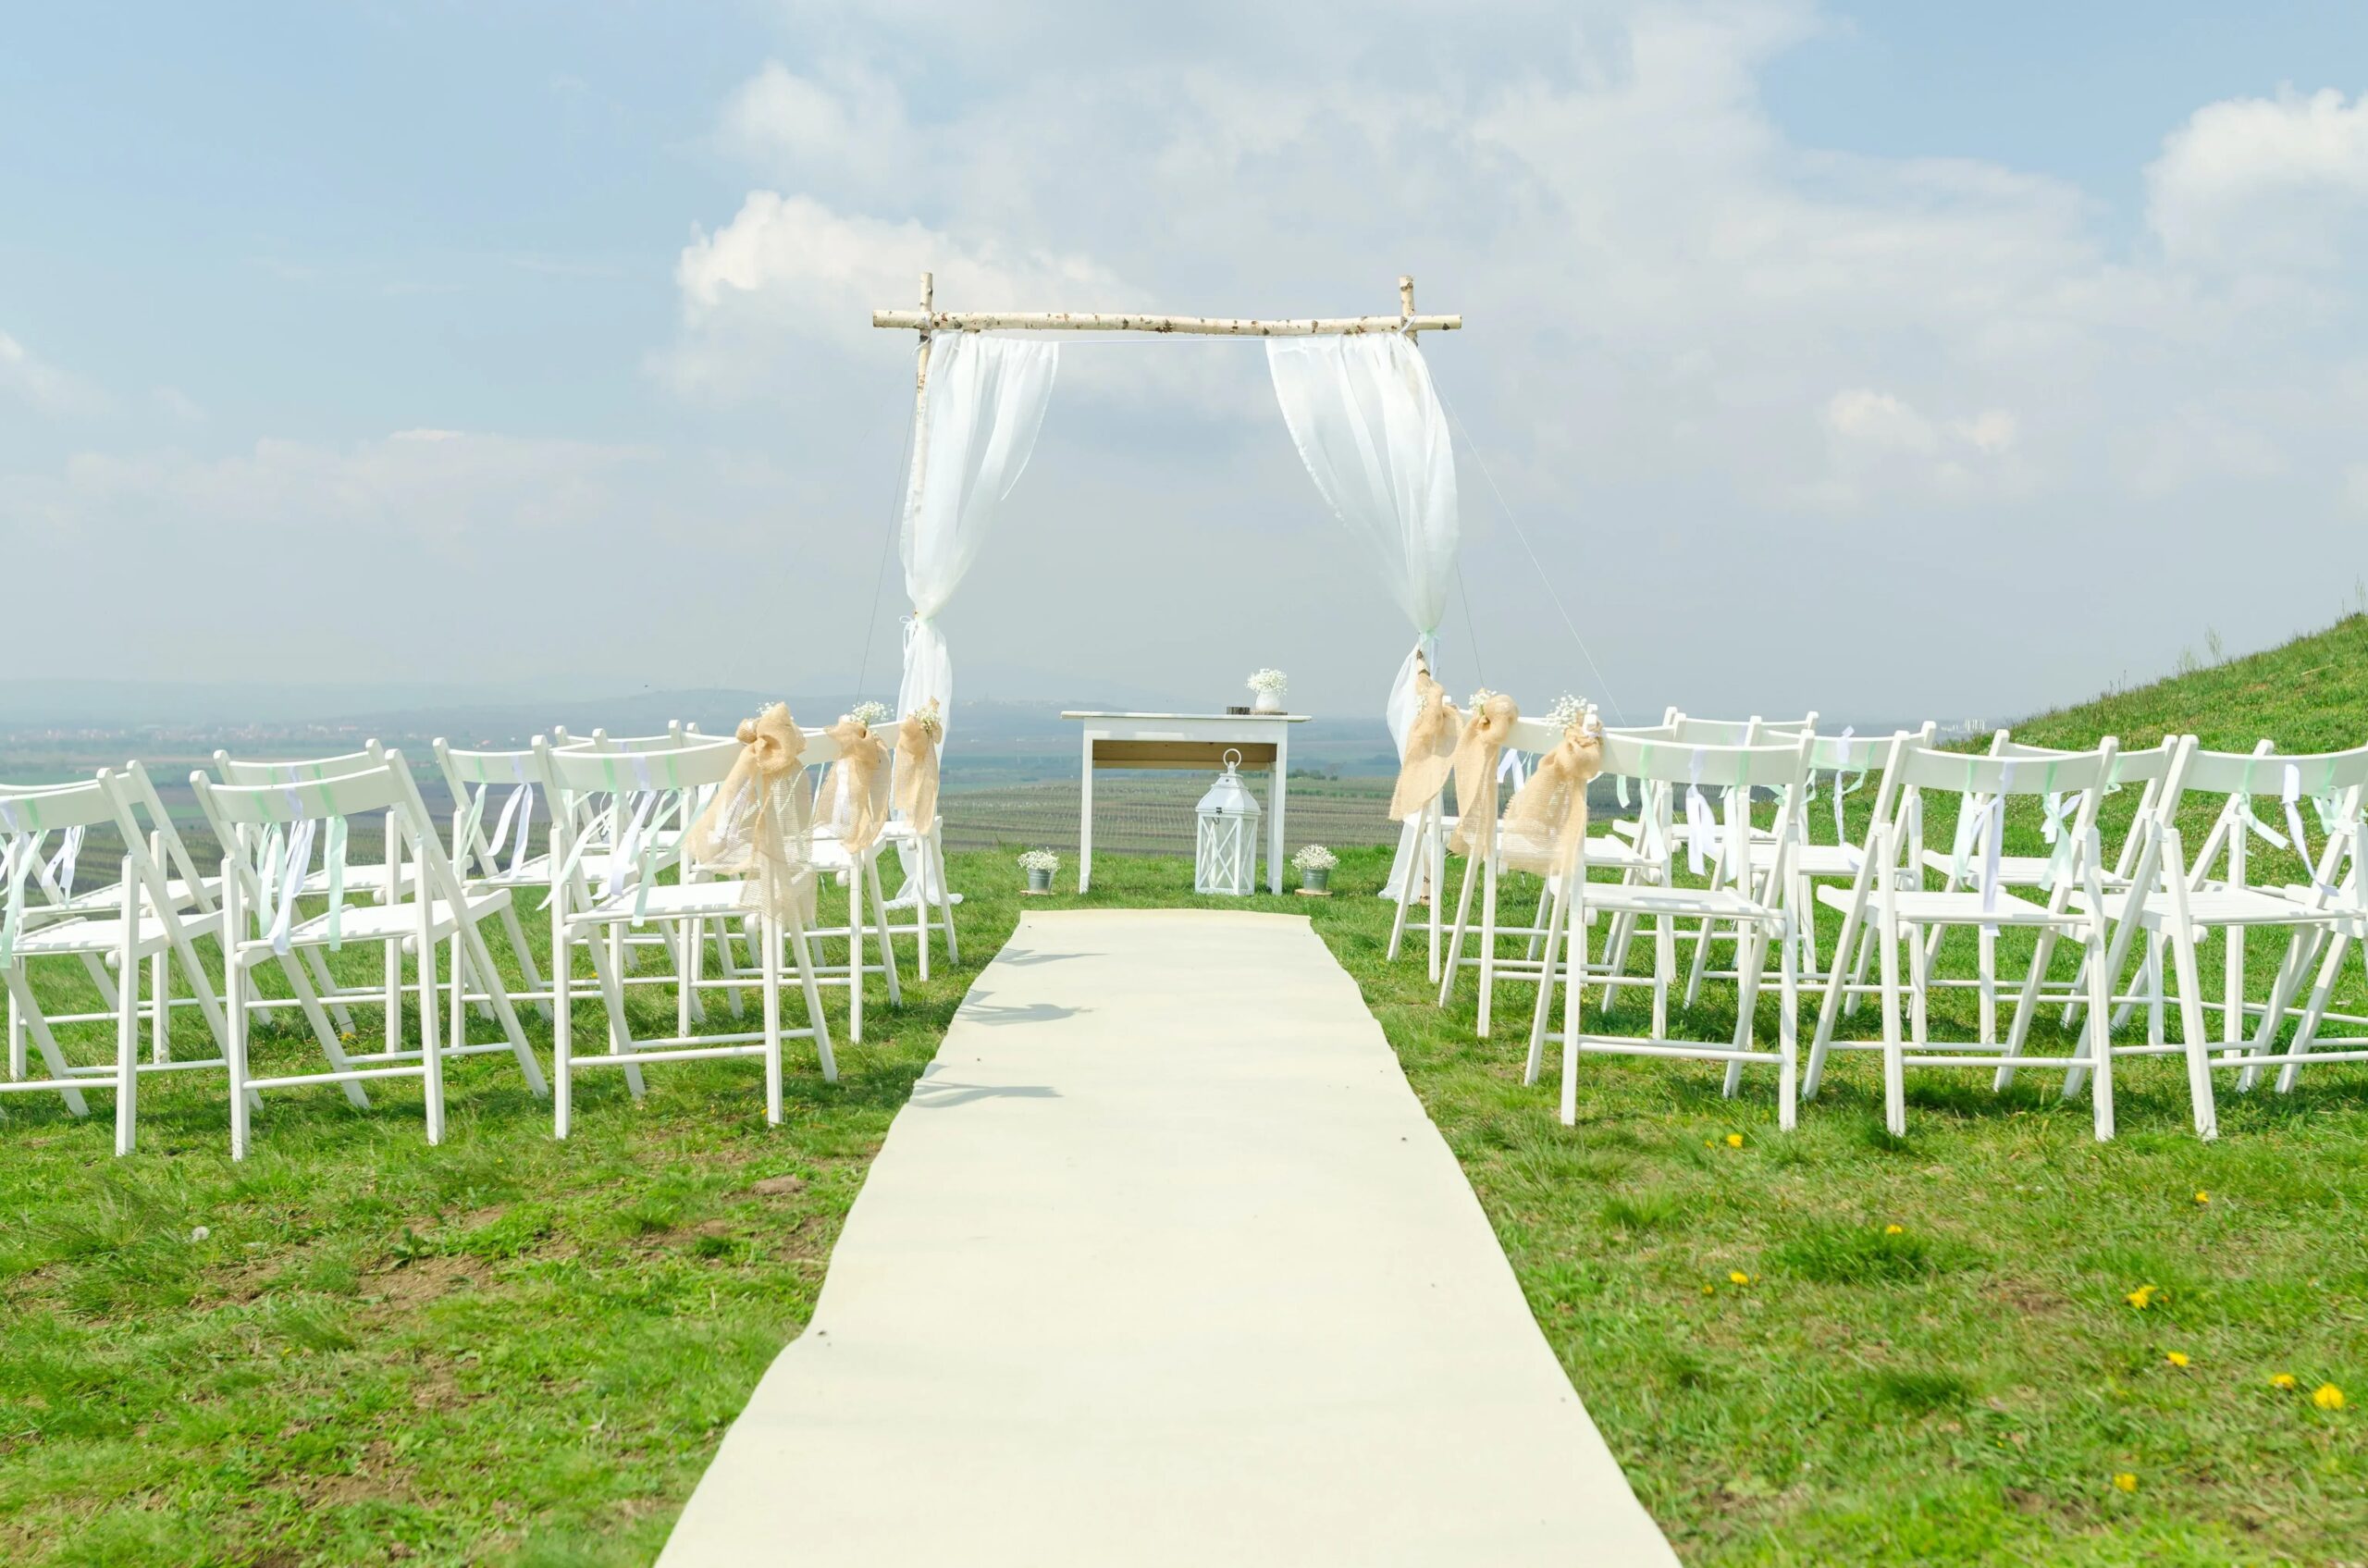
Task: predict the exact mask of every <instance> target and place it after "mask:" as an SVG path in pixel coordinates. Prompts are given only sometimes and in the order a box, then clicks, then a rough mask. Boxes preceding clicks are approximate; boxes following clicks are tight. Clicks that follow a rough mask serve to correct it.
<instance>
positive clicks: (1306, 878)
mask: <svg viewBox="0 0 2368 1568" xmlns="http://www.w3.org/2000/svg"><path fill="white" fill-rule="evenodd" d="M1299 876H1300V885H1301V887H1304V888H1305V889H1307V890H1308V891H1309V892H1310V893H1328V892H1330V891H1331V890H1332V868H1331V867H1329V866H1309V867H1306V868H1304V869H1302V870H1301V872H1300V873H1299Z"/></svg>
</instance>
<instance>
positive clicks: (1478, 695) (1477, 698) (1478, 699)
mask: <svg viewBox="0 0 2368 1568" xmlns="http://www.w3.org/2000/svg"><path fill="white" fill-rule="evenodd" d="M1502 696H1504V693H1502V692H1500V691H1495V690H1492V689H1490V688H1489V687H1487V686H1481V687H1479V688H1478V689H1477V690H1475V691H1474V692H1473V694H1472V697H1471V699H1470V700H1469V701H1468V702H1467V703H1466V704H1465V705H1464V710H1465V711H1466V712H1471V713H1477V712H1479V711H1480V710H1481V709H1483V708H1485V707H1486V706H1487V704H1488V699H1489V698H1496V697H1502Z"/></svg>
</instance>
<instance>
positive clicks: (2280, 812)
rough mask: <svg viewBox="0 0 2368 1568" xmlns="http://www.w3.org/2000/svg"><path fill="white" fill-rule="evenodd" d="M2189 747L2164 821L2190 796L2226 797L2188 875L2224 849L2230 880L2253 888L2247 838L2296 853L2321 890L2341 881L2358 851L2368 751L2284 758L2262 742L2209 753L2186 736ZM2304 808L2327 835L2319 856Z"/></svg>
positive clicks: (2285, 755)
mask: <svg viewBox="0 0 2368 1568" xmlns="http://www.w3.org/2000/svg"><path fill="white" fill-rule="evenodd" d="M2187 745H2188V752H2187V755H2186V757H2185V759H2183V761H2182V763H2181V765H2180V767H2179V770H2178V774H2177V781H2176V785H2175V788H2174V789H2173V790H2172V791H2171V792H2169V793H2167V794H2166V795H2165V799H2164V804H2163V807H2162V810H2161V820H2162V821H2163V822H2164V823H2165V825H2170V824H2171V823H2172V822H2173V821H2174V819H2175V818H2176V816H2177V809H2178V804H2179V799H2180V797H2181V796H2184V795H2189V794H2193V795H2208V796H2223V797H2225V798H2224V800H2223V802H2222V805H2221V808H2220V813H2219V816H2218V818H2217V819H2216V820H2215V821H2214V823H2213V826H2212V831H2211V833H2210V835H2209V836H2208V837H2207V838H2206V839H2205V841H2204V844H2203V846H2202V848H2201V851H2200V852H2198V853H2197V854H2196V855H2194V857H2193V858H2192V859H2191V860H2190V861H2189V865H2188V866H2187V867H2186V868H2185V870H2187V871H2188V873H2189V874H2190V875H2192V876H2195V877H2197V878H2199V879H2200V878H2201V876H2202V875H2203V873H2204V872H2205V870H2207V869H2208V868H2209V867H2210V866H2211V865H2212V864H2213V863H2214V861H2215V860H2216V859H2218V858H2219V854H2220V851H2221V849H2222V848H2223V847H2224V846H2225V847H2226V848H2227V850H2228V862H2227V864H2228V881H2229V882H2230V883H2232V884H2237V885H2249V884H2250V877H2249V871H2248V860H2249V857H2248V854H2247V846H2246V836H2247V835H2248V834H2251V836H2253V837H2258V838H2260V839H2263V841H2265V842H2267V843H2269V844H2270V845H2272V846H2275V847H2278V848H2284V849H2288V850H2290V851H2291V852H2292V853H2293V855H2294V856H2295V858H2298V859H2299V860H2300V861H2301V863H2302V865H2303V867H2304V869H2305V870H2306V871H2307V872H2308V873H2309V875H2310V877H2311V880H2312V883H2316V884H2318V885H2319V886H2321V887H2323V888H2325V887H2329V886H2330V884H2332V883H2334V882H2335V880H2336V876H2337V871H2338V870H2340V869H2341V865H2342V858H2343V857H2344V855H2345V854H2346V853H2349V851H2350V849H2351V847H2352V834H2353V829H2354V828H2355V826H2356V824H2357V823H2358V821H2359V820H2360V811H2361V804H2362V793H2363V789H2364V788H2368V747H2359V748H2357V749H2354V750H2350V751H2319V752H2307V753H2281V752H2276V751H2273V750H2271V749H2269V745H2270V743H2269V742H2267V741H2263V742H2262V743H2261V745H2260V746H2258V747H2255V748H2254V749H2253V750H2252V751H2251V752H2238V751H2206V750H2204V749H2202V747H2201V745H2200V744H2199V743H2198V742H2197V741H2196V739H2195V737H2194V736H2192V735H2189V736H2188V737H2187ZM2264 796H2265V797H2266V798H2267V800H2268V801H2269V802H2270V803H2271V804H2269V805H2267V806H2266V807H2256V806H2255V805H2254V804H2253V802H2254V800H2255V798H2256V797H2264ZM2304 802H2309V803H2310V805H2311V807H2312V814H2313V815H2316V816H2317V817H2318V819H2319V826H2320V830H2321V832H2322V833H2325V841H2324V842H2323V844H2322V845H2321V846H2320V849H2319V852H2318V854H2317V855H2316V856H2315V857H2314V856H2313V855H2312V852H2311V846H2310V839H2309V836H2308V826H2307V819H2306V817H2305V814H2304V812H2303V809H2302V806H2303V803H2304ZM2264 811H2265V813H2266V816H2267V819H2268V820H2267V821H2263V814H2264ZM2281 829H2282V830H2283V831H2281Z"/></svg>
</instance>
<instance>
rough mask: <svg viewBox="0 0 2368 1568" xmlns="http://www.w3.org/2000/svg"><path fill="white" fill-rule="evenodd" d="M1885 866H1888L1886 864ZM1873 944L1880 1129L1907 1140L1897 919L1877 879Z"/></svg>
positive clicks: (1887, 883) (1884, 883)
mask: <svg viewBox="0 0 2368 1568" xmlns="http://www.w3.org/2000/svg"><path fill="white" fill-rule="evenodd" d="M1886 863H1887V862H1886ZM1880 888H1881V892H1880V896H1879V899H1878V902H1877V905H1876V909H1877V913H1876V918H1875V942H1876V945H1877V948H1878V951H1877V953H1876V957H1877V958H1878V959H1879V960H1880V961H1881V967H1882V1023H1883V1126H1884V1128H1885V1129H1886V1130H1889V1131H1890V1133H1891V1135H1892V1136H1893V1137H1894V1138H1905V1137H1906V1136H1907V1064H1906V1062H1905V1061H1903V1060H1902V1059H1901V1058H1902V1056H1904V1055H1905V1053H1904V1052H1903V1051H1902V1050H1901V1047H1900V1042H1899V944H1900V939H1901V932H1900V929H1899V915H1898V911H1897V907H1896V905H1895V902H1894V897H1895V890H1894V888H1893V879H1892V878H1891V877H1890V876H1888V875H1885V876H1883V877H1881V879H1880Z"/></svg>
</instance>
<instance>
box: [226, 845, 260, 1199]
mask: <svg viewBox="0 0 2368 1568" xmlns="http://www.w3.org/2000/svg"><path fill="white" fill-rule="evenodd" d="M224 870H225V871H226V873H227V871H228V868H227V867H226V868H224ZM222 885H223V891H224V897H223V906H224V907H225V908H226V909H231V910H235V908H236V905H237V899H238V893H237V890H236V889H234V888H232V887H231V885H230V878H229V877H228V875H227V874H225V875H224V877H223V879H222ZM224 929H225V930H228V931H233V932H235V931H236V930H237V929H238V928H237V926H236V925H235V924H232V923H230V922H229V921H228V920H226V921H225V922H224ZM226 957H228V956H227V955H226ZM224 971H225V972H224V974H223V976H222V992H223V995H222V1010H223V1015H224V1017H223V1035H222V1060H223V1063H224V1065H225V1066H226V1067H228V1069H229V1078H230V1157H231V1158H232V1159H233V1160H243V1159H245V1158H246V1157H247V1146H248V1144H249V1143H251V1142H253V1135H254V1106H253V1098H254V1092H253V1090H251V1089H249V1088H248V1087H247V977H246V971H245V969H244V967H243V966H242V965H240V962H239V961H238V959H237V958H235V957H228V961H227V963H226V964H225V965H224Z"/></svg>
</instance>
